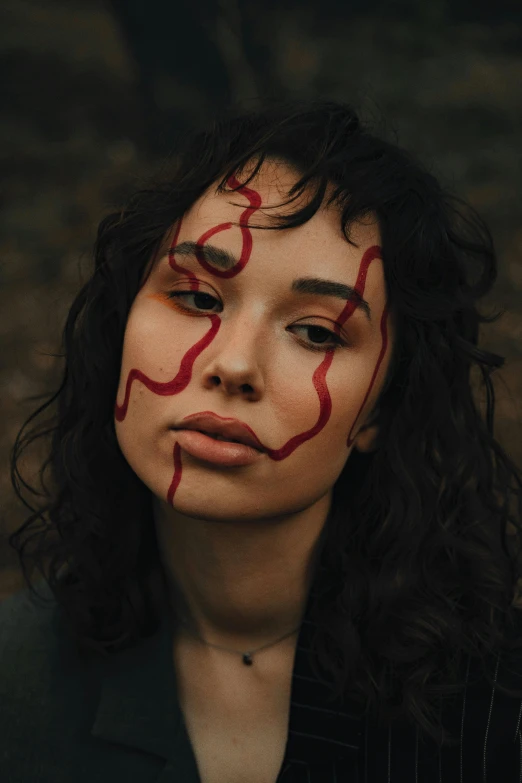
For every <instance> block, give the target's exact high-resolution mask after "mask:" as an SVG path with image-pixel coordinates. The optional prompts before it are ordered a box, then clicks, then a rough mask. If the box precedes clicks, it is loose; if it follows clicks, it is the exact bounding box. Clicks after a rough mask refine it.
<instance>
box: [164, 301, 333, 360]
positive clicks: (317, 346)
mask: <svg viewBox="0 0 522 783" xmlns="http://www.w3.org/2000/svg"><path fill="white" fill-rule="evenodd" d="M167 296H168V298H169V299H175V300H176V305H175V306H176V307H177V308H179V309H180V310H185V311H186V312H189V313H193V312H197V310H194V308H193V307H187V306H186V305H184V304H181V301H182V298H183V297H187V296H193V297H198V300H199V304H195V306H196V308H199V307H202V308H203V312H208V310H207V309H206V308H205V307H204V304H207V305H210V307H212V306H213V305H212V302H214V303H216V304H219V301H218V300H217V299H216V298H215V297H214V296H211V295H210V294H205V293H202V292H201V291H168V292H167ZM202 300H203V303H202ZM209 300H210V301H209ZM194 301H195V299H194ZM291 329H294V330H295V329H307V330H310V331H312V330H315V336H317V332H319V336H321V334H322V335H323V336H326V338H327V339H329V342H325V341H324V340H319V342H318V343H314V342H313V340H309V341H307V344H306V346H305V347H306V348H307V349H308V350H310V351H327V350H332V349H333V350H337V348H341V347H343V346H344V345H345V342H344V341H343V340H342V339H341V338H340V337H339V335H337V334H335V332H332V331H331V330H330V329H326V327H324V326H317V325H316V324H298V325H296V326H292V327H291Z"/></svg>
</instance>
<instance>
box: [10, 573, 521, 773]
mask: <svg viewBox="0 0 522 783" xmlns="http://www.w3.org/2000/svg"><path fill="white" fill-rule="evenodd" d="M41 584H42V583H40V585H41ZM38 591H39V592H40V593H44V594H47V595H49V596H51V593H50V591H48V588H47V586H46V587H45V589H43V588H42V587H41V586H38ZM59 618H60V613H59V612H58V611H57V607H56V604H50V605H49V606H47V605H43V604H35V602H34V601H33V599H32V598H31V594H30V592H29V591H28V590H24V591H21V592H19V593H17V594H16V595H14V596H10V597H9V598H8V599H6V600H4V601H3V602H2V603H1V604H0V781H2V783H109V782H110V783H112V782H113V781H115V780H118V781H120V780H121V781H125V783H138V782H139V783H152V782H153V781H154V782H155V783H199V776H198V770H197V765H196V761H195V758H194V754H193V751H192V747H191V744H190V740H189V737H188V734H187V731H186V728H185V724H184V721H183V716H182V713H181V712H180V709H179V706H178V704H177V700H176V680H175V672H174V668H173V663H172V644H171V640H172V636H171V634H172V627H171V625H170V620H169V619H167V618H165V620H164V621H163V622H162V625H161V628H160V630H159V631H158V632H157V633H156V634H154V635H153V636H151V637H149V638H147V639H145V640H143V641H142V642H140V644H139V645H137V646H136V647H134V648H132V649H128V650H125V651H123V652H121V653H117V654H116V655H113V656H112V657H111V659H110V660H108V661H100V662H96V663H95V664H86V663H81V662H80V661H79V660H78V659H77V656H75V654H74V652H73V647H72V644H71V642H70V641H69V639H68V636H67V634H66V633H65V631H64V627H63V621H61V620H60V619H59ZM310 628H311V623H310V620H308V619H306V616H305V620H304V622H303V624H302V626H301V631H300V634H299V638H298V644H297V649H296V656H295V661H294V671H293V679H292V690H291V708H290V717H289V727H288V739H287V745H286V750H285V756H284V761H283V765H282V767H281V771H280V773H279V776H278V778H277V783H521V781H522V735H521V709H522V704H521V702H520V700H519V699H514V698H513V699H512V698H508V697H506V696H504V695H502V694H500V693H499V692H498V691H497V690H496V689H495V688H491V687H490V686H489V685H488V684H487V683H486V682H485V681H482V680H480V679H479V680H478V681H476V682H474V683H471V681H470V684H469V686H468V687H467V690H466V693H465V694H464V696H459V697H458V700H457V699H455V703H453V704H452V705H448V709H447V712H446V713H444V716H443V717H442V716H441V718H442V720H443V722H444V725H445V726H446V727H447V728H448V729H449V730H450V731H451V732H452V734H454V736H456V737H457V739H458V740H459V742H458V745H457V746H454V747H451V746H447V747H446V746H445V747H443V748H442V750H441V751H440V752H439V749H438V747H437V746H436V745H435V743H433V744H431V740H425V741H424V743H421V742H420V741H419V737H418V736H417V735H416V732H415V729H413V728H411V727H409V726H404V725H402V724H401V723H400V722H397V723H396V724H395V723H394V724H393V725H389V726H388V727H387V728H377V727H376V726H375V725H374V724H373V723H372V722H371V721H369V720H367V718H366V717H365V716H363V715H362V714H361V712H360V710H359V709H356V707H355V705H354V704H353V703H350V701H349V700H345V701H344V702H342V703H338V704H334V705H332V704H331V703H330V704H327V703H326V700H325V692H324V690H323V686H322V685H321V684H320V683H319V682H318V681H317V680H316V679H315V678H314V676H313V674H312V671H311V669H310V667H309V663H308V660H307V656H306V650H307V645H308V639H309V634H310ZM521 628H522V625H521ZM502 660H503V659H502V657H501V656H497V657H496V661H497V664H496V667H495V672H496V675H497V677H498V678H500V675H501V673H502V672H503V668H502ZM513 668H514V671H515V675H519V674H520V676H512V675H510V677H509V678H508V677H507V676H506V677H504V678H503V679H502V682H506V683H508V684H509V685H511V686H513V685H515V686H516V687H518V688H522V671H521V670H522V664H521V665H517V664H515V666H514V667H513V663H511V669H513ZM497 681H500V680H497ZM223 783H227V781H223ZM245 783H248V781H247V780H245ZM267 783H276V782H275V781H267Z"/></svg>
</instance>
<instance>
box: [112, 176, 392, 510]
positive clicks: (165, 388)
mask: <svg viewBox="0 0 522 783" xmlns="http://www.w3.org/2000/svg"><path fill="white" fill-rule="evenodd" d="M227 184H229V185H230V186H231V187H233V188H238V192H239V193H241V194H242V195H244V196H245V197H246V198H247V199H248V201H249V205H250V206H249V207H247V209H245V210H244V211H243V212H242V214H241V216H240V219H239V228H240V230H241V235H242V248H241V255H240V258H239V261H238V263H237V264H235V265H234V267H233V268H232V269H230V270H219V269H215V268H214V267H213V266H211V265H210V264H209V263H208V262H207V261H206V259H205V258H204V256H203V254H202V253H198V252H196V257H197V259H198V261H199V263H200V264H201V266H202V267H203V268H204V269H206V270H207V271H208V272H210V273H211V274H212V275H214V276H216V277H222V278H230V277H233V276H234V275H236V274H238V273H239V272H241V271H242V269H244V268H245V266H246V264H247V263H248V261H249V259H250V255H251V252H252V244H253V243H252V234H251V230H250V228H249V226H248V221H249V219H250V217H251V216H252V215H253V213H254V212H255V211H256V210H257V209H259V208H260V206H261V203H262V202H261V197H260V195H259V193H257V192H256V191H254V190H252V189H251V188H248V187H246V186H241V185H240V183H239V182H238V180H237V179H236V178H235V177H230V178H229V180H228V181H227ZM181 225H182V219H180V220H179V221H178V225H177V227H176V230H175V234H174V238H173V240H172V243H171V246H170V248H169V263H170V265H171V267H172V268H173V269H175V270H176V271H178V272H183V273H184V274H186V275H187V276H188V278H189V280H190V288H191V290H192V291H198V290H199V282H198V280H197V279H196V276H195V275H194V273H192V272H191V271H190V270H188V269H185V268H184V267H182V266H180V265H179V264H177V262H176V260H175V250H176V244H177V240H178V237H179V234H180V230H181ZM233 226H234V224H233V223H230V222H227V223H221V224H220V225H218V226H214V227H213V228H211V229H209V230H208V231H206V232H205V233H204V234H202V236H201V237H200V238H199V240H198V242H197V244H198V245H199V246H200V247H203V246H204V244H205V242H206V241H208V239H210V237H212V236H214V235H215V234H217V233H219V232H221V231H227V230H229V229H231V228H233ZM376 258H381V248H380V247H379V246H378V245H374V246H372V247H370V248H368V249H367V250H366V252H365V253H364V255H363V257H362V259H361V263H360V267H359V272H358V275H357V282H356V284H355V289H356V290H357V291H358V292H359V293H360V294H361V295H363V294H364V289H365V285H366V277H367V273H368V268H369V265H370V263H371V262H372V261H373V260H375V259H376ZM355 306H356V305H355V302H352V301H349V302H347V303H346V305H345V307H344V308H343V311H342V312H341V314H340V316H339V321H340V324H341V325H342V324H344V323H345V321H346V320H347V319H348V318H350V316H351V315H352V314H353V312H354V310H355ZM387 312H388V311H387V307H386V306H385V308H384V311H383V314H382V318H381V335H382V341H383V342H382V347H381V351H380V354H379V358H378V360H377V364H376V367H375V369H374V372H373V375H372V379H371V381H370V384H369V387H368V389H367V391H366V394H365V396H364V400H363V402H362V404H361V406H360V408H359V411H358V414H357V417H356V419H355V421H354V423H353V425H352V428H351V430H350V434H349V436H348V440H347V444H346V445H347V446H350V445H351V444H352V443H353V440H354V439H351V438H350V436H351V433H352V431H353V428H354V426H355V423H356V422H357V419H358V418H359V416H360V414H361V411H362V409H363V408H364V405H365V404H366V401H367V399H368V397H369V395H370V392H371V389H372V387H373V384H374V382H375V379H376V377H377V373H378V370H379V367H380V364H381V362H382V359H383V357H384V355H385V353H386V347H387V331H386V319H387ZM208 318H209V319H210V322H211V327H210V329H209V331H208V332H207V333H206V334H205V335H204V336H203V337H202V338H201V339H200V340H199V341H198V342H197V343H195V345H193V346H192V347H191V348H190V349H189V350H188V351H187V352H186V353H185V355H184V356H183V359H182V360H181V364H180V369H179V371H178V373H177V375H176V377H175V378H174V379H172V380H171V381H167V382H158V381H153V380H152V379H150V378H148V377H147V376H146V375H145V374H144V373H142V372H141V371H140V370H138V369H136V368H133V369H131V370H130V372H129V375H128V377H127V383H126V388H125V398H124V402H123V404H122V405H121V406H119V405H118V404H117V403H116V405H115V417H116V419H117V421H123V420H124V419H125V416H126V414H127V410H128V405H129V398H130V391H131V387H132V383H133V382H134V380H139V381H141V383H143V384H144V385H145V386H146V387H147V389H149V390H150V391H152V392H153V393H154V394H158V395H161V396H170V395H174V394H178V393H179V392H181V391H183V390H184V389H185V388H186V387H187V385H188V383H189V382H190V379H191V377H192V368H193V365H194V362H195V360H196V359H197V357H198V356H199V355H200V354H201V352H202V351H203V350H204V349H205V348H206V347H207V346H208V345H210V343H211V342H212V340H213V339H214V337H215V336H216V334H217V333H218V331H219V327H220V324H221V319H220V318H219V316H218V315H216V314H213V313H212V314H209V315H208ZM334 328H335V331H336V333H337V334H339V331H340V326H338V325H336V326H335V327H334ZM333 356H334V349H333V348H332V349H330V350H328V351H326V352H325V356H324V358H323V360H322V361H321V363H320V365H319V366H318V367H317V368H316V370H315V371H314V374H313V376H312V382H313V385H314V388H315V390H316V392H317V396H318V398H319V416H318V419H317V422H316V423H315V425H314V426H313V427H311V428H310V429H309V430H306V431H305V432H302V433H299V434H298V435H295V436H294V437H292V438H290V440H288V441H287V443H285V444H284V445H283V446H282V447H281V448H279V449H270V448H267V447H266V446H264V445H263V444H262V443H261V442H260V441H259V439H258V441H259V443H260V447H261V448H263V449H265V451H266V453H267V455H268V456H269V457H270V458H271V459H273V460H276V461H279V460H282V459H286V457H288V456H289V455H290V454H291V453H292V452H293V451H294V450H295V449H296V448H297V447H298V446H300V445H301V444H302V443H304V442H305V441H307V440H310V439H311V438H313V437H314V436H315V435H317V434H318V433H319V432H320V431H321V430H322V429H323V428H324V427H325V426H326V424H327V422H328V420H329V418H330V415H331V410H332V401H331V397H330V393H329V391H328V387H327V384H326V373H327V372H328V369H329V368H330V365H331V363H332V360H333ZM253 435H254V436H255V437H256V439H257V436H256V435H255V433H253ZM173 460H174V475H173V478H172V481H171V484H170V487H169V490H168V493H167V500H168V502H169V504H172V502H173V499H174V495H175V492H176V489H177V487H178V486H179V482H180V480H181V475H182V462H181V450H180V446H179V444H178V443H175V444H174V451H173Z"/></svg>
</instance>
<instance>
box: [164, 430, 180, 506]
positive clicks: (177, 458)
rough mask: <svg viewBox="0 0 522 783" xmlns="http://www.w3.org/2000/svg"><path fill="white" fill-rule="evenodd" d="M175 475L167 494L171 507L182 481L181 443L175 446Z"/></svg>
mask: <svg viewBox="0 0 522 783" xmlns="http://www.w3.org/2000/svg"><path fill="white" fill-rule="evenodd" d="M173 459H174V475H173V476H172V481H171V482H170V487H169V489H168V492H167V503H168V504H169V506H171V505H172V501H173V500H174V495H175V494H176V490H177V488H178V486H179V482H180V481H181V474H182V466H181V447H180V445H179V443H175V444H174V454H173Z"/></svg>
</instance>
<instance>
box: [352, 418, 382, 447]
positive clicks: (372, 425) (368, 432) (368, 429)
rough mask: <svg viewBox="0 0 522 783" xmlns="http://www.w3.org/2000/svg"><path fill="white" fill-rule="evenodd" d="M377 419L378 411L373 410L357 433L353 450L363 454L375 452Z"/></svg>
mask: <svg viewBox="0 0 522 783" xmlns="http://www.w3.org/2000/svg"><path fill="white" fill-rule="evenodd" d="M378 417H379V409H378V408H375V409H374V410H373V411H372V412H371V414H370V416H369V417H368V419H367V420H366V422H365V423H364V424H363V426H362V427H361V428H360V429H359V432H358V433H357V435H356V436H355V441H354V448H356V449H357V450H358V451H361V452H363V453H368V452H372V451H375V450H376V449H377V447H378V443H377V441H378V438H379V425H378V424H377V423H376V420H377V419H378Z"/></svg>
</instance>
